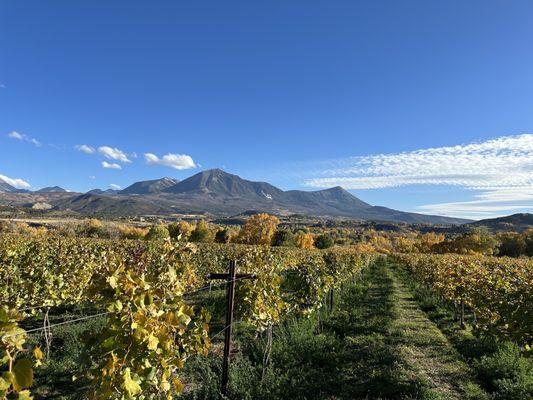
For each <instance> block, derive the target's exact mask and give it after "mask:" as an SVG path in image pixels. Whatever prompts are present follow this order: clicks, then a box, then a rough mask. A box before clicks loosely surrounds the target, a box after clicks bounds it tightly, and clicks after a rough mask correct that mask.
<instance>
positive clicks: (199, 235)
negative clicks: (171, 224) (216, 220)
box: [189, 219, 214, 243]
mask: <svg viewBox="0 0 533 400" xmlns="http://www.w3.org/2000/svg"><path fill="white" fill-rule="evenodd" d="M213 239H214V237H213V230H212V229H211V227H210V226H209V224H208V223H207V222H205V221H204V220H203V219H201V220H200V221H198V222H196V226H195V228H194V230H193V231H192V232H191V235H190V237H189V240H190V241H191V242H204V243H205V242H212V241H213Z"/></svg>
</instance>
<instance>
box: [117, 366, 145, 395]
mask: <svg viewBox="0 0 533 400" xmlns="http://www.w3.org/2000/svg"><path fill="white" fill-rule="evenodd" d="M122 387H123V388H124V390H125V391H126V392H128V394H129V395H130V396H135V395H137V394H139V393H141V392H142V389H141V386H140V385H139V384H138V383H137V382H135V381H134V380H133V379H131V372H130V369H129V368H126V370H125V371H124V383H123V384H122Z"/></svg>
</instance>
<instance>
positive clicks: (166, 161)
mask: <svg viewBox="0 0 533 400" xmlns="http://www.w3.org/2000/svg"><path fill="white" fill-rule="evenodd" d="M144 158H145V160H146V163H147V164H149V165H164V166H167V167H171V168H174V169H179V170H182V169H190V168H195V167H196V166H197V165H196V163H195V162H194V161H193V159H192V157H191V156H188V155H186V154H172V153H168V154H166V155H164V156H163V157H161V158H159V157H158V156H156V155H155V154H152V153H145V155H144Z"/></svg>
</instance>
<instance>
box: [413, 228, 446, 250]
mask: <svg viewBox="0 0 533 400" xmlns="http://www.w3.org/2000/svg"><path fill="white" fill-rule="evenodd" d="M444 239H445V236H444V235H443V234H437V233H435V232H428V233H424V234H423V235H420V236H419V237H418V240H417V242H416V244H415V246H416V249H417V250H418V251H419V252H420V253H431V252H432V249H433V246H435V245H437V244H439V243H441V242H443V241H444Z"/></svg>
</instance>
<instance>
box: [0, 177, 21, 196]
mask: <svg viewBox="0 0 533 400" xmlns="http://www.w3.org/2000/svg"><path fill="white" fill-rule="evenodd" d="M14 192H17V188H15V187H14V186H11V185H10V184H9V183H7V182H6V181H4V180H3V179H2V178H0V193H14Z"/></svg>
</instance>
